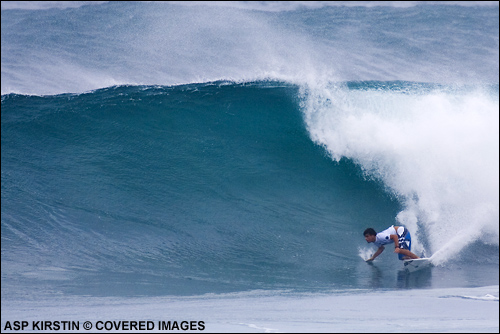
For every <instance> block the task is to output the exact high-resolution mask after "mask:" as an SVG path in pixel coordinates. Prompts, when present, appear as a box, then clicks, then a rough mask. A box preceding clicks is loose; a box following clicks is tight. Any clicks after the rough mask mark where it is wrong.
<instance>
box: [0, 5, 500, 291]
mask: <svg viewBox="0 0 500 334" xmlns="http://www.w3.org/2000/svg"><path fill="white" fill-rule="evenodd" d="M498 31H499V29H498V4H494V5H490V4H486V5H483V4H480V3H471V2H467V3H461V4H460V5H456V4H451V5H449V4H446V5H445V4H441V3H429V2H425V3H421V2H413V3H411V4H408V3H407V2H405V3H400V2H395V3H392V2H391V3H390V4H388V3H382V4H381V3H379V2H376V3H374V2H368V3H365V2H363V3H360V2H356V3H351V2H349V3H334V4H333V5H331V4H327V3H322V2H321V3H318V2H316V3H312V4H311V3H309V2H308V3H307V4H304V3H296V2H285V3H281V2H279V3H276V2H262V3H261V2H259V3H242V2H231V3H229V4H221V3H208V4H205V3H203V4H201V5H200V4H199V3H156V2H152V3H147V2H146V3H144V2H141V3H138V2H132V3H131V2H104V3H100V2H93V3H92V4H90V5H89V4H87V3H86V2H79V3H60V4H59V3H58V4H48V3H26V4H24V3H23V4H16V3H2V31H1V34H2V58H1V72H2V73H1V74H2V75H1V80H2V81H1V84H2V87H1V91H2V295H4V292H7V293H9V294H13V295H15V293H16V291H21V293H22V292H23V291H29V290H33V289H34V290H36V291H38V292H40V291H45V292H47V291H49V292H50V293H60V292H62V293H69V294H72V293H73V294H90V295H94V294H95V295H100V294H102V295H113V294H116V295H126V294H127V293H131V294H139V295H142V294H148V293H149V294H153V295H157V294H197V293H206V292H228V291H241V290H251V289H282V288H285V289H287V288H291V289H299V290H300V289H305V290H308V289H313V290H314V289H320V288H325V287H328V288H331V287H334V288H339V289H341V288H366V287H376V288H379V287H389V288H394V287H397V288H401V287H405V288H407V287H410V288H411V287H434V286H439V284H443V283H442V282H447V283H446V284H448V285H449V284H455V285H457V286H470V285H473V286H475V285H481V284H494V283H497V282H498V245H499V227H498V221H499V214H498V211H499V206H498V201H499V196H498V193H499V177H498V175H499V153H498V152H499V144H498V143H499V125H498V124H499V119H498V118H499V117H498V109H499V103H498V101H499V98H498V95H499V86H498V81H499V78H498V77H499V74H498V72H499V66H498V59H499V53H498V44H499V43H498ZM390 224H405V225H407V226H408V227H409V229H410V230H411V232H412V236H413V238H414V247H415V248H414V250H415V252H417V253H418V254H419V255H425V256H432V258H433V261H434V262H435V263H436V264H437V265H438V266H437V267H436V268H434V269H435V270H434V271H433V275H435V277H434V278H433V277H432V276H429V275H428V276H426V277H425V279H422V280H413V281H412V280H411V279H409V278H408V277H406V276H404V277H402V276H401V275H400V274H398V276H397V279H396V282H395V281H394V279H395V278H394V275H392V276H390V277H388V276H383V275H382V274H380V272H381V271H384V270H386V269H387V270H388V271H392V272H394V271H395V270H397V269H395V268H398V269H400V267H401V266H400V265H401V263H399V261H397V260H396V259H393V257H391V255H389V254H384V256H385V259H384V260H381V263H382V264H380V265H381V266H382V269H383V270H379V269H378V268H377V267H373V268H368V267H367V265H366V263H364V261H362V259H360V257H362V258H363V259H364V258H366V257H367V256H368V255H369V254H371V253H373V247H372V245H367V244H366V242H365V241H364V240H363V238H362V235H361V233H362V231H363V230H364V229H365V228H366V227H370V226H371V227H374V228H375V229H376V230H382V229H384V228H386V227H388V226H389V225H390ZM449 260H455V261H449ZM450 262H451V263H450ZM131 263H133V264H134V265H131ZM453 266H454V267H453ZM461 266H463V268H465V269H463V271H462V272H460V270H462V269H461V268H462V267H461ZM457 267H459V268H458V269H457ZM450 268H452V269H450ZM372 269H373V270H372ZM452 270H453V271H452ZM469 280H471V281H470V282H469ZM449 281H452V283H449ZM492 282H493V283H492ZM50 293H49V294H50Z"/></svg>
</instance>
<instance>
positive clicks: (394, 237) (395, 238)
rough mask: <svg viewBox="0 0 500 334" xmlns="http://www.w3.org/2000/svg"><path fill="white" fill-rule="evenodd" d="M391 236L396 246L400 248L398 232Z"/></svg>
mask: <svg viewBox="0 0 500 334" xmlns="http://www.w3.org/2000/svg"><path fill="white" fill-rule="evenodd" d="M390 238H391V239H392V241H394V248H396V249H398V248H399V236H398V235H397V234H391V236H390Z"/></svg>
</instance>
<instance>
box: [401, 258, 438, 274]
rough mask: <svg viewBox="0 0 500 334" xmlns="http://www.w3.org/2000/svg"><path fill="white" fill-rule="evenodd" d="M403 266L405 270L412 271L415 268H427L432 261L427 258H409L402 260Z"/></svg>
mask: <svg viewBox="0 0 500 334" xmlns="http://www.w3.org/2000/svg"><path fill="white" fill-rule="evenodd" d="M403 266H404V269H405V271H406V272H408V273H412V272H415V271H417V270H421V269H425V268H429V267H430V266H432V262H431V260H430V259H428V258H421V259H409V260H403Z"/></svg>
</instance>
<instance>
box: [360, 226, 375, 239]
mask: <svg viewBox="0 0 500 334" xmlns="http://www.w3.org/2000/svg"><path fill="white" fill-rule="evenodd" d="M363 235H364V236H365V240H366V242H375V239H376V238H377V232H375V230H374V229H372V228H371V227H370V228H367V229H366V230H365V231H364V232H363Z"/></svg>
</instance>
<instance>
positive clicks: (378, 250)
mask: <svg viewBox="0 0 500 334" xmlns="http://www.w3.org/2000/svg"><path fill="white" fill-rule="evenodd" d="M383 251H384V246H380V247H379V248H378V249H377V251H376V252H375V254H373V255H372V257H371V258H369V259H368V260H366V262H370V261H373V260H375V258H376V257H377V256H379V255H380V254H382V252H383Z"/></svg>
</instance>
